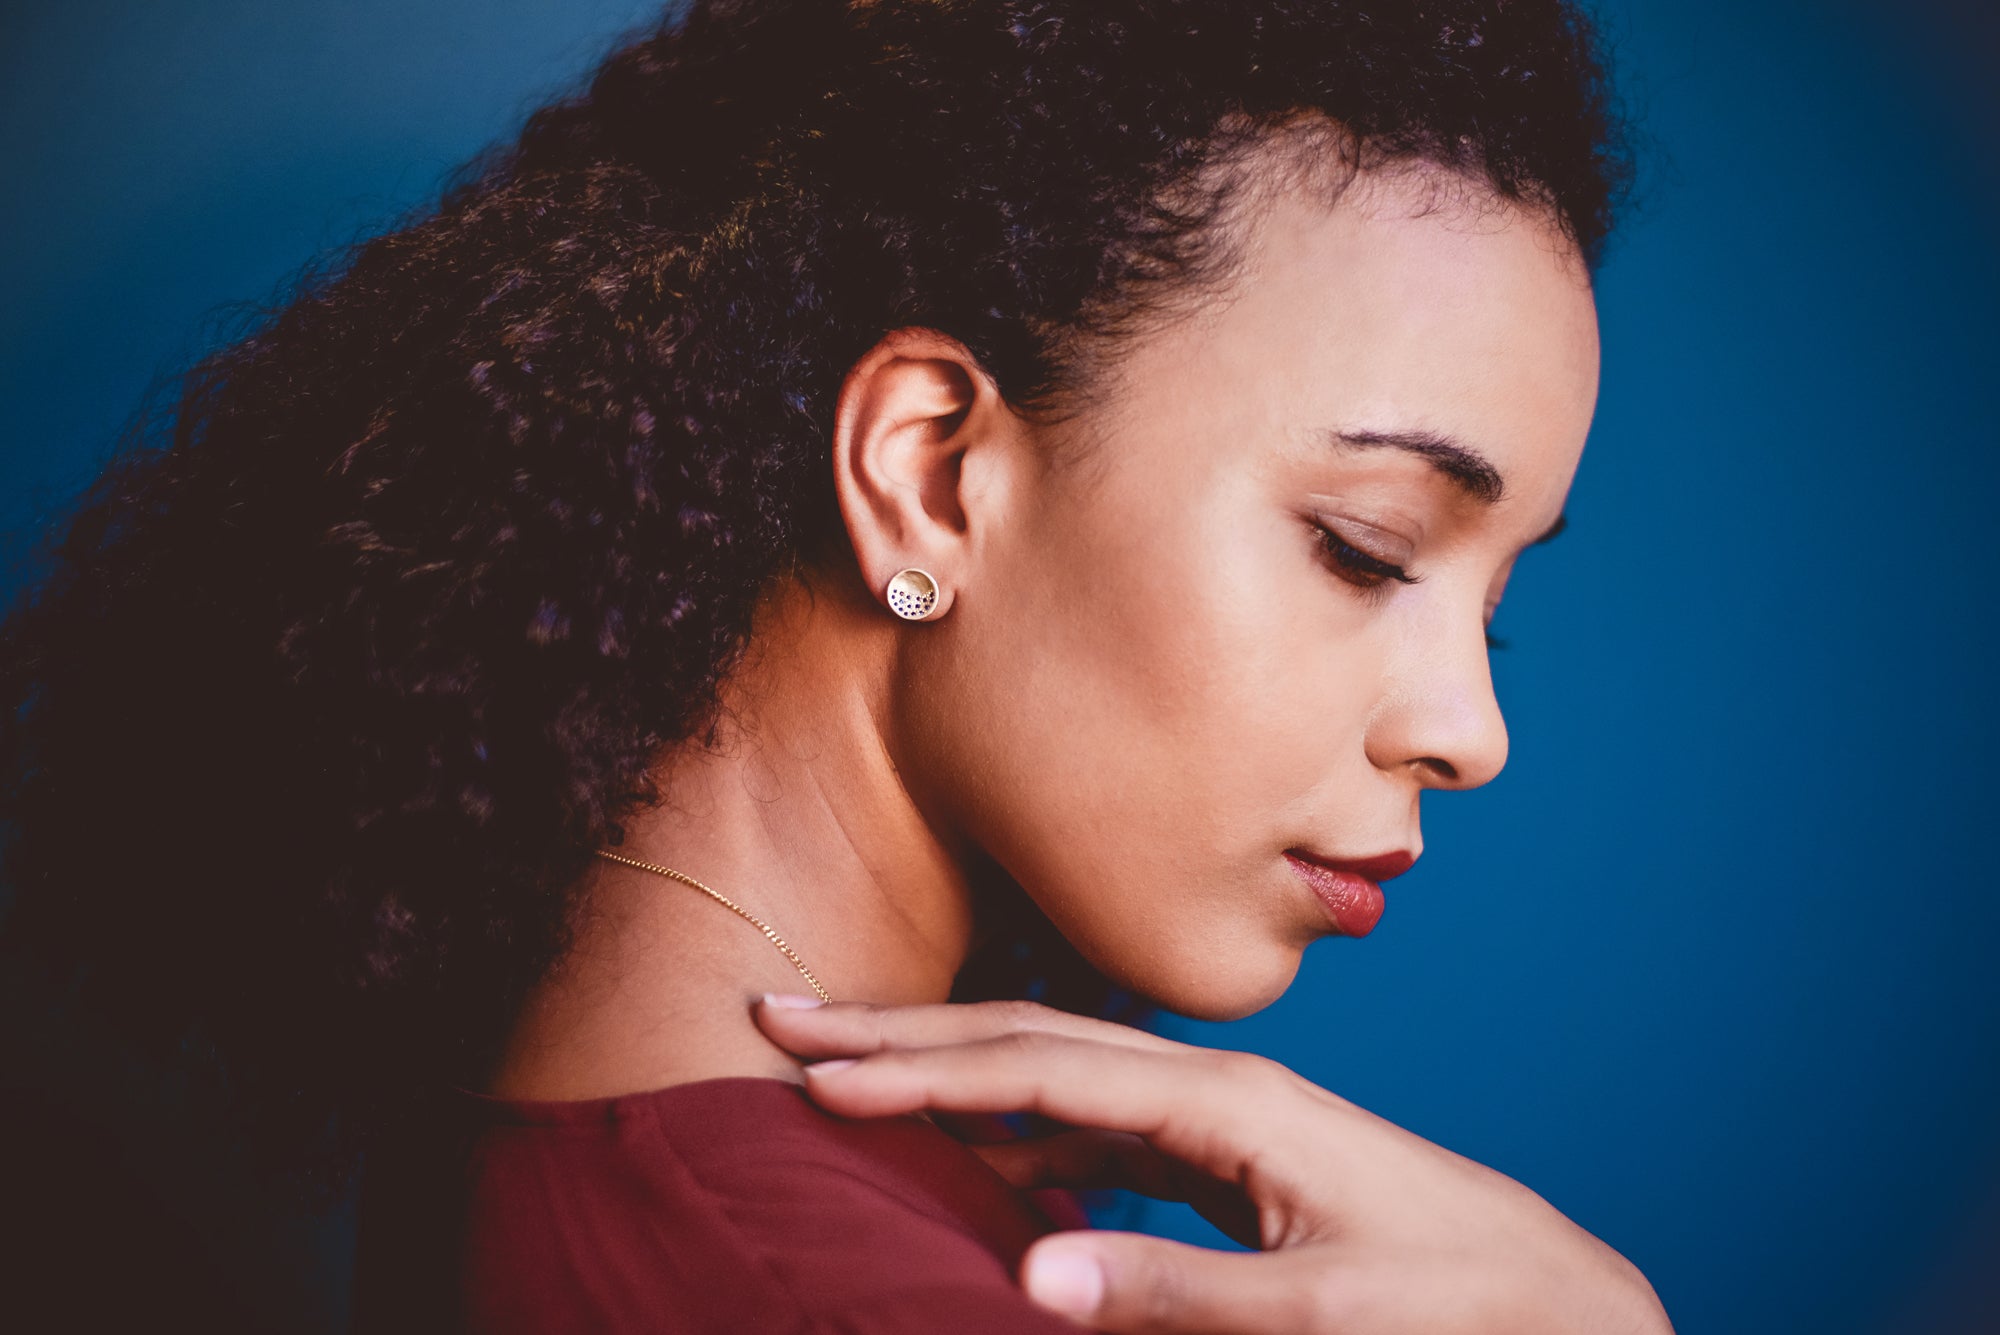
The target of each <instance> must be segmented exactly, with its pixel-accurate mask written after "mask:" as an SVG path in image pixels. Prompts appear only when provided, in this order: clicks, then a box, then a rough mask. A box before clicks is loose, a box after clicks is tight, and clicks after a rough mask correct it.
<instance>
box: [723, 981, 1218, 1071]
mask: <svg viewBox="0 0 2000 1335" xmlns="http://www.w3.org/2000/svg"><path fill="white" fill-rule="evenodd" d="M799 1000H800V1001H807V1002H818V999H817V998H800V999H799ZM752 1014H753V1015H754V1016H755V1018H756V1021H757V1024H758V1025H759V1026H760V1027H761V1028H762V1029H763V1030H764V1032H765V1033H766V1034H767V1035H769V1036H770V1037H771V1038H772V1039H773V1040H774V1041H775V1042H777V1043H778V1044H779V1046H781V1047H783V1048H785V1049H786V1050H787V1051H789V1052H792V1053H794V1054H796V1055H797V1056H800V1057H804V1058H807V1059H808V1060H811V1059H815V1058H820V1057H845V1056H853V1055H855V1054H857V1053H863V1052H879V1051H881V1050H883V1049H885V1048H923V1047H934V1046H936V1045H938V1044H941V1043H969V1042H974V1041H977V1040H979V1039H983V1038H996V1037H998V1036H1000V1035H1002V1034H1008V1033H1017V1032H1037V1033H1054V1034H1069V1035H1072V1036H1075V1037H1079V1038H1093V1039H1096V1040H1097V1041H1098V1042H1101V1043H1116V1044H1120V1045H1123V1046H1127V1047H1137V1048H1147V1049H1152V1050H1155V1051H1167V1050H1174V1049H1182V1048H1186V1047H1187V1046H1188V1045H1187V1044H1185V1043H1176V1042H1174V1041H1173V1040H1172V1039H1168V1038H1162V1037H1160V1036H1159V1035H1158V1034H1149V1033H1147V1032H1146V1031H1145V1030H1143V1029H1134V1028H1133V1027H1132V1026H1130V1025H1125V1024H1118V1023H1116V1022H1114V1021H1111V1020H1099V1019H1095V1018H1092V1017H1090V1016H1085V1015H1072V1014H1070V1013H1069V1012H1067V1011H1059V1010H1057V1009H1055V1008H1054V1007H1053V1006H1044V1005H1041V1004H1039V1003H1038V1002H1033V1001H980V1002H947V1003H942V1004H938V1005H908V1006H877V1005H873V1004H871V1003H868V1002H861V1001H835V1002H818V1004H814V1005H803V1006H802V1005H799V1004H797V1002H794V1001H792V1000H791V999H789V998H787V999H785V1000H784V1001H773V1000H772V994H770V993H766V994H765V995H764V996H763V997H761V998H759V999H758V1002H757V1004H756V1005H755V1006H753V1007H752Z"/></svg>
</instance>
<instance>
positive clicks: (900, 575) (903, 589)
mask: <svg viewBox="0 0 2000 1335" xmlns="http://www.w3.org/2000/svg"><path fill="white" fill-rule="evenodd" d="M937 604H938V582H937V581H936V580H935V579H933V578H931V574H930V572H929V571H928V570H919V569H917V568H916V567H915V566H910V567H908V568H906V569H903V570H898V571H897V572H896V573H895V574H893V575H891V576H890V577H889V610H890V611H892V612H894V613H895V614H896V615H897V616H899V617H901V618H903V619H904V620H905V621H922V620H924V619H925V618H926V617H928V616H930V614H931V613H932V612H933V611H935V610H937Z"/></svg>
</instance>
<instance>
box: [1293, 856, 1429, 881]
mask: <svg viewBox="0 0 2000 1335" xmlns="http://www.w3.org/2000/svg"><path fill="white" fill-rule="evenodd" d="M1285 851H1286V852H1287V853H1289V854H1291V855H1292V856H1293V857H1295V858H1297V859H1298V860H1299V861H1301V862H1310V863H1312V864H1313V865H1315V866H1319V867H1326V868H1328V869H1330V870H1332V871H1351V872H1353V873H1354V874H1355V875H1356V876H1365V877H1366V878H1368V879H1369V880H1371V881H1375V882H1378V883H1379V882H1382V881H1388V880H1393V879H1395V878H1396V877H1398V876H1401V875H1402V874H1403V873H1404V872H1406V871H1408V870H1409V869H1410V868H1411V867H1413V866H1415V865H1416V862H1417V855H1416V854H1415V853H1412V852H1410V851H1409V850H1408V849H1403V848H1399V849H1396V850H1395V851H1394V852H1390V853H1377V854H1376V855H1375V856H1373V857H1367V858H1328V857H1321V856H1320V855H1319V854H1317V853H1314V852H1310V851H1309V850H1307V849H1303V848H1288V849H1286V850H1285Z"/></svg>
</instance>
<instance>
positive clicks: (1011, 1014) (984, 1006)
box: [979, 997, 1061, 1029]
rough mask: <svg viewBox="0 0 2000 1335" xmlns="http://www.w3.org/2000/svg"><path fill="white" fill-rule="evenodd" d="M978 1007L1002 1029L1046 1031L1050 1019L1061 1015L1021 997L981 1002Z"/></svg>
mask: <svg viewBox="0 0 2000 1335" xmlns="http://www.w3.org/2000/svg"><path fill="white" fill-rule="evenodd" d="M979 1006H980V1009H981V1010H982V1011H983V1012H984V1013H985V1015H986V1017H987V1018H988V1019H989V1020H991V1021H992V1023H993V1024H994V1025H995V1026H996V1027H997V1028H1002V1029H1046V1028H1049V1027H1050V1026H1051V1018H1050V1017H1052V1016H1055V1015H1059V1014H1061V1012H1059V1011H1056V1010H1052V1009H1050V1008H1049V1007H1047V1006H1044V1005H1042V1004H1041V1003H1040V1002H1038V1001H1028V1000H1026V999H1025V998H1021V997H1010V998H1007V999H1005V1000H1002V1001H982V1002H980V1003H979Z"/></svg>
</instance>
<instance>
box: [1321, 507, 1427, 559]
mask: <svg viewBox="0 0 2000 1335" xmlns="http://www.w3.org/2000/svg"><path fill="white" fill-rule="evenodd" d="M1317 518H1318V522H1319V523H1321V524H1324V525H1325V526H1326V527H1328V528H1330V529H1332V530H1333V531H1334V532H1335V533H1337V534H1339V535H1340V540H1341V541H1342V542H1345V543H1346V544H1347V545H1348V546H1350V547H1354V548H1357V549H1359V550H1360V551H1362V552H1365V553H1366V554H1367V555H1369V556H1372V557H1374V558H1375V559H1376V560H1378V561H1385V562H1387V563H1388V564H1390V565H1395V566H1400V565H1408V564H1409V562H1410V560H1411V559H1412V558H1413V557H1415V556H1416V554H1417V545H1416V544H1415V543H1413V542H1410V541H1409V540H1408V539H1405V538H1399V537H1397V536H1396V535H1395V534H1393V533H1390V532H1388V531H1387V530H1386V529H1380V528H1377V527H1375V526H1374V525H1373V524H1370V523H1368V522H1366V521H1365V520H1360V519H1350V518H1348V517H1347V516H1346V515H1328V514H1321V515H1319V516H1318V517H1317ZM1357 531H1358V532H1359V533H1360V534H1361V535H1362V538H1363V540H1362V541H1358V542H1357V541H1356V540H1355V534H1356V532H1357ZM1369 538H1372V539H1374V541H1373V542H1369V541H1367V539H1369Z"/></svg>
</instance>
